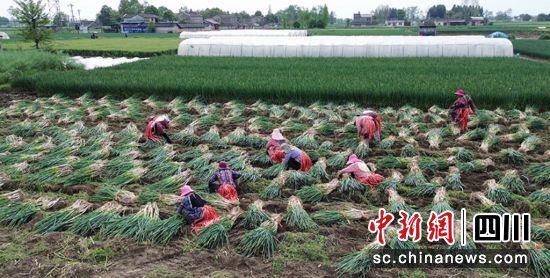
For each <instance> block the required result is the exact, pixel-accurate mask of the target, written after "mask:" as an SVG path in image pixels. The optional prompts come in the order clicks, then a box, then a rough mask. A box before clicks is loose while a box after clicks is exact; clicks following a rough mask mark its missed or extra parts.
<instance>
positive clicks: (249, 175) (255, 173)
mask: <svg viewBox="0 0 550 278" xmlns="http://www.w3.org/2000/svg"><path fill="white" fill-rule="evenodd" d="M261 178H262V175H261V174H260V169H259V168H254V167H252V166H246V168H245V169H244V170H242V171H241V178H240V181H241V182H242V183H254V182H257V181H259V180H260V179H261Z"/></svg>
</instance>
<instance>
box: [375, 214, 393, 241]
mask: <svg viewBox="0 0 550 278" xmlns="http://www.w3.org/2000/svg"><path fill="white" fill-rule="evenodd" d="M393 219H394V216H393V214H391V213H386V210H385V209H383V208H382V209H380V210H379V211H378V218H377V219H375V220H371V221H369V231H370V232H371V233H374V232H376V238H377V240H378V243H380V244H382V245H385V244H386V238H385V237H384V231H385V230H386V229H387V228H388V225H389V224H390V223H391V222H392V221H393Z"/></svg>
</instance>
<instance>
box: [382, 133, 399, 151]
mask: <svg viewBox="0 0 550 278" xmlns="http://www.w3.org/2000/svg"><path fill="white" fill-rule="evenodd" d="M395 141H397V137H395V136H393V135H390V136H388V137H386V138H384V139H383V140H382V141H380V144H379V146H380V148H381V149H384V150H389V149H391V147H392V146H393V144H394V143H395Z"/></svg>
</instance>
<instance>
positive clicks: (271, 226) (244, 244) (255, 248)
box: [237, 214, 281, 259]
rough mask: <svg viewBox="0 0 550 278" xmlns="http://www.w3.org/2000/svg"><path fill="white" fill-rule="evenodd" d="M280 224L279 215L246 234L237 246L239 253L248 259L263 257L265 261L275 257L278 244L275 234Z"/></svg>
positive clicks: (270, 217)
mask: <svg viewBox="0 0 550 278" xmlns="http://www.w3.org/2000/svg"><path fill="white" fill-rule="evenodd" d="M280 222H281V216H280V215H279V214H274V215H271V216H269V219H268V220H265V221H264V222H263V223H262V224H261V225H260V226H259V227H257V228H255V229H254V230H252V231H249V232H247V233H246V234H244V236H243V237H242V238H241V241H240V242H239V245H238V246H237V250H238V252H239V253H240V254H242V255H243V256H246V257H253V256H261V257H263V258H264V259H269V258H271V257H273V254H274V253H275V250H276V249H277V243H278V240H277V238H276V237H275V234H276V233H277V228H278V227H279V225H280Z"/></svg>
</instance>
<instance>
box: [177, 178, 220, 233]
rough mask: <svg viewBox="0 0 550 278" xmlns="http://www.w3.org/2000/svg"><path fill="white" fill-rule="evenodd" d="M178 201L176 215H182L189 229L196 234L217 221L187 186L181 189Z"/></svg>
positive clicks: (212, 209)
mask: <svg viewBox="0 0 550 278" xmlns="http://www.w3.org/2000/svg"><path fill="white" fill-rule="evenodd" d="M180 191H181V195H180V197H179V201H180V202H181V203H180V205H179V207H178V209H177V213H179V214H181V215H183V216H184V217H185V220H186V221H187V223H188V224H191V229H192V230H193V231H194V232H196V233H198V232H199V231H200V230H201V229H202V228H204V227H206V226H208V225H210V224H211V223H213V222H215V221H216V220H218V218H219V217H218V214H217V213H216V211H215V210H214V208H212V207H211V206H209V205H208V203H207V202H206V201H205V200H204V199H202V198H201V197H200V196H199V195H198V194H197V193H195V191H194V190H193V189H192V188H191V186H189V185H185V186H183V187H182V188H181V189H180Z"/></svg>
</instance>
